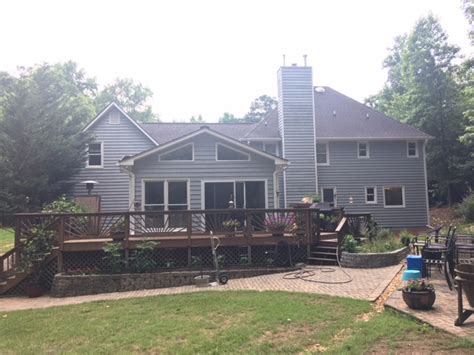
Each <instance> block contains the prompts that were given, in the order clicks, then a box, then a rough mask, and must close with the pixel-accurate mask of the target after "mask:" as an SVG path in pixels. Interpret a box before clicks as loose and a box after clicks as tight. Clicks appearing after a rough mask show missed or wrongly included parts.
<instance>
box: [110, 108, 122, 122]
mask: <svg viewBox="0 0 474 355" xmlns="http://www.w3.org/2000/svg"><path fill="white" fill-rule="evenodd" d="M109 124H120V112H118V111H112V112H110V113H109Z"/></svg>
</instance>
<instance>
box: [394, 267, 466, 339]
mask: <svg viewBox="0 0 474 355" xmlns="http://www.w3.org/2000/svg"><path fill="white" fill-rule="evenodd" d="M430 282H431V283H432V284H433V285H434V287H435V291H436V302H435V304H434V306H433V309H431V310H428V311H416V310H413V309H410V308H408V306H407V305H406V304H405V302H404V301H403V298H402V292H401V291H395V292H394V293H393V294H392V295H391V296H390V298H389V299H388V300H387V302H386V303H385V305H386V306H389V307H392V308H394V309H396V310H398V311H400V312H403V313H406V314H409V315H411V316H413V317H416V318H418V319H419V320H421V321H423V322H426V323H429V324H431V325H432V326H433V327H435V328H438V329H442V330H445V331H447V332H449V333H452V334H454V335H458V336H463V337H469V338H470V339H473V340H474V315H473V316H471V317H470V318H468V320H467V321H466V322H465V323H464V325H463V326H461V327H456V326H454V321H455V320H456V318H457V310H458V303H457V291H454V290H453V291H450V290H449V288H448V285H447V283H446V280H445V279H443V278H442V275H441V274H438V273H437V272H434V273H433V278H432V279H430ZM464 306H468V303H467V301H465V302H464Z"/></svg>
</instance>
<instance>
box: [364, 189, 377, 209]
mask: <svg viewBox="0 0 474 355" xmlns="http://www.w3.org/2000/svg"><path fill="white" fill-rule="evenodd" d="M367 189H374V200H373V201H368V200H367V195H368V194H367ZM364 190H365V203H366V204H368V205H376V204H377V186H365V187H364Z"/></svg>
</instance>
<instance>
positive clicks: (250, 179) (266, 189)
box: [201, 178, 275, 210]
mask: <svg viewBox="0 0 474 355" xmlns="http://www.w3.org/2000/svg"><path fill="white" fill-rule="evenodd" d="M213 182H229V183H233V184H234V191H233V196H234V199H233V201H234V206H235V205H236V203H237V201H236V196H235V195H236V184H237V183H238V182H243V183H245V182H263V183H264V184H265V208H268V179H254V178H238V179H221V180H201V196H204V197H203V198H202V199H201V209H202V210H204V209H206V201H205V194H206V189H205V186H206V183H213ZM244 201H245V197H244ZM245 203H246V201H245ZM273 204H275V201H273Z"/></svg>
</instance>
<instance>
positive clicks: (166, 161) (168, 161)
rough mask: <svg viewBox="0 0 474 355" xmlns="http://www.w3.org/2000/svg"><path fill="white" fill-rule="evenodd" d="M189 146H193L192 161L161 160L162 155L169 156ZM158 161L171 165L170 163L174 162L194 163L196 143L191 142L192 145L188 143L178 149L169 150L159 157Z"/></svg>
mask: <svg viewBox="0 0 474 355" xmlns="http://www.w3.org/2000/svg"><path fill="white" fill-rule="evenodd" d="M188 145H190V146H192V159H191V160H162V159H161V156H162V155H167V154H169V153H172V152H174V151H175V150H178V149H181V148H184V147H187V146H188ZM158 160H159V161H162V162H165V163H170V162H173V163H189V162H193V161H194V142H191V143H187V144H183V145H181V146H179V147H177V148H174V149H171V150H168V151H166V152H164V153H162V154H160V155H159V156H158Z"/></svg>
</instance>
